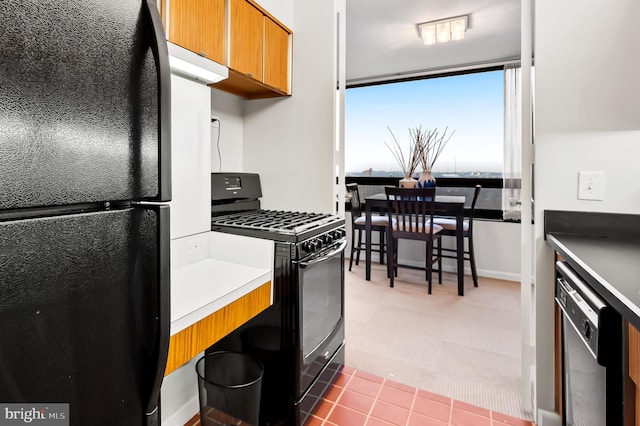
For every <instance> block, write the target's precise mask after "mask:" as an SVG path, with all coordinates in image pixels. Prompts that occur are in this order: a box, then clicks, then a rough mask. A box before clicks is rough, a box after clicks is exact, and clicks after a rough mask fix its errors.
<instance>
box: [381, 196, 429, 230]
mask: <svg viewBox="0 0 640 426" xmlns="http://www.w3.org/2000/svg"><path fill="white" fill-rule="evenodd" d="M385 193H386V195H387V212H388V215H389V222H390V223H393V224H394V225H393V229H392V234H393V236H394V238H406V239H415V240H427V239H429V238H431V235H433V216H434V212H435V205H434V200H435V195H436V188H435V187H429V188H385Z"/></svg>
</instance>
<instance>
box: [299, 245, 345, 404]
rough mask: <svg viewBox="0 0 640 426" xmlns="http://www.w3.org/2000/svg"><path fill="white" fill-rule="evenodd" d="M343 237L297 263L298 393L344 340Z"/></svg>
mask: <svg viewBox="0 0 640 426" xmlns="http://www.w3.org/2000/svg"><path fill="white" fill-rule="evenodd" d="M346 245H347V242H346V240H340V241H338V242H336V243H335V244H333V245H331V246H329V247H327V248H326V249H325V250H323V251H321V252H319V253H316V254H314V255H312V256H310V257H309V258H306V259H303V260H300V261H298V262H296V263H297V273H298V283H299V289H300V291H299V293H298V297H299V299H298V309H299V311H298V315H299V316H298V325H299V327H300V328H299V339H300V340H299V354H298V362H299V367H300V374H299V375H298V389H297V391H298V396H300V395H302V394H303V393H304V391H305V390H306V389H307V388H308V387H309V385H311V384H312V383H313V381H314V379H315V378H316V377H317V376H318V375H319V373H320V372H321V371H322V369H323V368H324V367H325V366H326V364H327V363H328V361H329V360H330V359H331V357H332V355H333V354H334V353H335V352H336V351H337V350H338V348H339V347H340V346H341V345H342V343H343V342H344V249H345V247H346Z"/></svg>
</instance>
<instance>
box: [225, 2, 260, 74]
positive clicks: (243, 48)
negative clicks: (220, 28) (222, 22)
mask: <svg viewBox="0 0 640 426" xmlns="http://www.w3.org/2000/svg"><path fill="white" fill-rule="evenodd" d="M229 37H230V46H229V50H230V55H229V67H230V68H233V69H234V70H236V71H238V72H240V73H242V74H245V75H247V76H249V77H252V78H254V79H256V80H258V81H262V53H263V51H262V49H263V47H262V37H263V14H262V12H261V11H260V10H258V9H256V8H255V7H253V6H252V5H251V4H249V3H248V2H246V1H245V0H232V1H231V28H230V31H229Z"/></svg>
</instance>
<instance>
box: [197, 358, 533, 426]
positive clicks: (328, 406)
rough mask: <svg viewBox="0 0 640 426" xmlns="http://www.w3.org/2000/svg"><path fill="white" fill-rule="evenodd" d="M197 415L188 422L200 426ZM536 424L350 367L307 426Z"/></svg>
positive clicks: (523, 425)
mask: <svg viewBox="0 0 640 426" xmlns="http://www.w3.org/2000/svg"><path fill="white" fill-rule="evenodd" d="M199 417H200V416H199V415H197V414H196V415H195V416H194V417H193V418H192V419H191V420H190V421H189V422H187V423H186V424H185V426H199V425H200V419H199ZM390 425H397V426H535V424H534V423H531V422H530V421H528V420H522V419H517V418H515V417H511V416H507V415H505V414H500V413H497V412H495V411H491V410H487V409H486V408H480V407H476V406H475V405H471V404H467V403H465V402H461V401H457V400H455V399H451V398H448V397H445V396H441V395H438V394H435V393H432V392H428V391H425V390H421V389H416V388H414V387H411V386H407V385H403V384H402V383H398V382H394V381H392V380H387V379H383V378H382V377H378V376H374V375H373V374H370V373H366V372H364V371H359V370H354V369H353V368H351V367H344V369H343V370H342V373H340V375H339V376H338V377H337V379H336V382H335V383H334V385H333V387H332V388H331V389H330V390H329V391H328V392H327V394H326V395H325V397H324V399H323V400H322V402H321V403H320V404H319V405H318V407H317V408H316V411H315V414H314V416H313V417H312V418H311V419H310V420H309V421H308V422H307V424H306V425H305V426H390Z"/></svg>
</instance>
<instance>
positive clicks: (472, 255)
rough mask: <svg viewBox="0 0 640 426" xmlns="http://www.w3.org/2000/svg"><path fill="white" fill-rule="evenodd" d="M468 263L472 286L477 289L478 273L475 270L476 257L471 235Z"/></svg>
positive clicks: (470, 235)
mask: <svg viewBox="0 0 640 426" xmlns="http://www.w3.org/2000/svg"><path fill="white" fill-rule="evenodd" d="M469 263H470V264H471V276H472V277H473V286H474V287H478V271H477V269H476V256H475V253H474V251H473V236H472V234H469Z"/></svg>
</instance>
